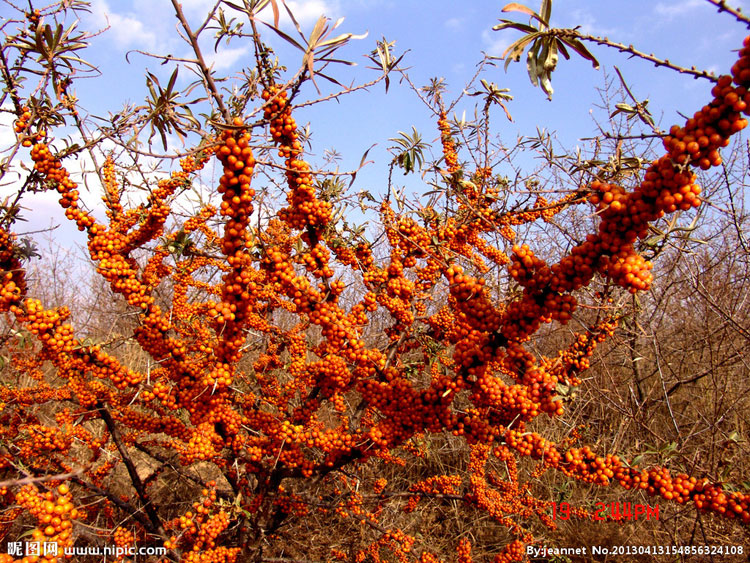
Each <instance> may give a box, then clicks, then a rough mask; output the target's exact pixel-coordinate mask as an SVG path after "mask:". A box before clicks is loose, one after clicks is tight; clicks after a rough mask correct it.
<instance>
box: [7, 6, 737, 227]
mask: <svg viewBox="0 0 750 563" xmlns="http://www.w3.org/2000/svg"><path fill="white" fill-rule="evenodd" d="M213 3H214V2H213V0H211V1H209V0H188V1H185V2H183V6H184V9H185V12H186V14H187V16H188V18H189V19H190V21H191V22H192V23H193V25H195V24H196V23H197V22H199V21H201V20H200V16H201V14H202V13H203V10H204V9H205V8H206V6H208V5H212V4H213ZM505 3H506V2H505V1H501V2H495V1H487V0H467V1H465V2H461V3H458V2H456V1H455V0H453V1H450V0H431V1H430V2H427V1H416V0H412V1H408V0H403V1H391V0H349V1H344V0H296V1H291V0H289V1H287V4H288V5H289V7H290V8H291V9H292V11H293V12H294V13H295V15H296V16H297V18H298V20H299V21H300V23H301V24H302V26H303V28H305V30H306V31H309V30H310V28H311V26H312V25H313V24H314V22H315V21H316V20H317V18H318V17H319V16H320V15H321V14H325V15H326V16H328V17H330V18H332V19H333V20H336V19H338V18H340V17H344V18H345V20H344V22H343V23H342V24H341V26H340V28H339V29H338V30H337V31H341V32H352V33H357V34H358V33H364V32H368V36H367V37H366V38H365V39H363V40H358V41H353V42H352V43H351V45H349V46H347V47H346V48H345V49H344V50H342V51H341V52H340V53H339V54H340V55H342V56H343V57H344V58H347V59H349V60H352V61H355V62H358V63H359V64H358V66H356V67H348V66H338V67H337V68H334V69H332V73H333V74H334V76H335V77H336V78H337V79H338V80H339V81H341V82H342V83H350V82H354V83H358V82H364V81H367V80H369V79H371V78H373V77H374V76H375V75H376V73H375V71H373V70H368V69H367V68H366V67H367V66H369V63H368V61H367V60H366V59H365V58H364V56H363V55H364V54H366V53H368V52H369V51H371V50H372V49H373V48H374V46H375V41H376V40H378V39H381V38H382V37H385V38H387V39H388V40H389V41H396V52H397V53H403V52H406V51H408V53H407V54H406V57H405V58H404V60H403V66H407V67H410V69H409V71H408V72H409V75H410V77H411V79H412V81H413V82H414V83H415V84H416V85H418V86H422V85H425V84H426V83H427V82H428V81H429V79H430V78H432V77H438V76H441V77H444V78H445V80H446V83H447V85H448V91H447V93H446V96H445V97H446V99H447V100H450V99H452V98H453V97H455V96H456V95H458V94H459V93H460V92H461V90H462V89H463V87H464V84H465V83H466V81H467V80H468V79H469V78H470V77H471V76H472V75H473V74H474V71H475V65H476V64H477V63H478V62H479V61H480V60H481V57H482V52H485V53H488V54H491V55H500V54H501V53H502V52H503V51H504V49H505V48H506V47H507V46H508V45H509V44H510V43H511V42H512V41H513V40H515V39H516V38H518V37H519V34H518V33H517V32H514V31H503V32H494V31H492V30H491V28H492V26H493V25H495V24H496V23H498V18H500V17H512V18H514V19H517V20H519V21H526V19H525V17H524V16H522V15H520V14H507V15H504V14H501V12H500V10H501V8H502V6H503V5H504V4H505ZM528 5H529V6H531V7H532V8H534V9H538V6H537V5H536V3H534V4H528ZM733 5H735V6H737V5H740V6H741V4H738V2H736V1H735V2H734V3H733ZM459 6H460V7H459ZM92 7H93V12H92V14H90V15H89V16H86V17H85V18H84V20H83V22H82V25H83V26H84V27H86V28H88V29H96V28H104V27H106V26H107V25H109V29H108V30H107V31H105V32H104V33H102V34H101V35H100V36H99V37H97V38H95V39H94V40H93V41H92V47H91V49H90V50H89V51H88V52H87V53H85V55H84V58H86V59H87V60H89V61H90V62H92V63H94V64H96V65H97V66H99V67H100V69H101V71H102V74H103V76H101V77H100V78H94V79H86V80H81V81H78V82H77V83H76V93H77V95H78V97H79V98H80V100H81V105H82V106H83V107H84V108H86V109H87V110H88V111H89V112H90V113H92V114H95V115H106V114H107V113H108V112H116V111H118V109H119V108H120V107H121V106H122V105H123V103H125V102H128V101H130V102H134V103H141V102H142V101H143V99H144V97H145V84H144V78H143V77H144V71H145V69H148V70H150V71H152V72H154V73H156V74H158V75H160V76H167V75H168V70H167V69H166V68H164V67H160V65H159V64H158V62H157V61H155V60H153V59H149V58H148V57H145V56H142V55H139V54H137V53H132V52H131V54H130V57H129V59H130V62H129V63H128V62H126V60H125V53H126V52H128V51H129V50H133V49H142V50H147V51H152V52H160V53H171V54H173V55H175V56H187V55H188V54H189V53H188V50H187V47H186V45H185V44H184V43H183V42H181V40H180V39H179V38H178V37H177V35H176V33H175V27H176V23H177V22H176V19H175V18H174V15H173V14H172V6H171V2H169V1H168V0H120V1H116V0H107V1H104V0H93V1H92ZM7 10H8V8H7V6H5V5H0V15H3V11H7ZM268 15H269V18H270V12H269V14H268ZM552 25H553V27H574V26H580V28H581V31H583V32H586V33H591V34H594V35H601V36H607V37H609V38H610V39H613V40H617V41H619V42H622V43H625V44H633V45H635V46H637V47H638V48H640V49H641V50H642V51H645V52H653V53H655V54H657V55H658V56H660V57H662V58H667V59H670V60H671V61H674V62H676V63H680V64H685V65H688V66H690V65H695V66H697V67H699V68H706V69H709V70H713V71H718V72H726V71H727V70H728V69H729V67H730V66H731V64H732V62H733V61H734V59H735V57H736V54H735V53H734V52H733V51H734V50H736V49H738V48H739V47H740V46H741V42H742V38H743V37H744V35H745V34H746V33H747V30H746V29H744V28H743V26H741V25H740V24H738V23H736V22H735V21H734V20H733V18H732V17H731V16H729V15H727V14H717V13H716V9H715V8H713V7H712V6H711V5H710V4H709V2H707V1H706V0H662V1H660V2H656V3H654V2H652V1H641V0H631V1H610V2H602V1H600V0H599V1H597V0H557V1H556V2H555V3H554V7H553V12H552ZM285 26H286V27H285V29H287V30H289V31H291V27H290V25H289V22H288V21H287V22H286V24H285ZM266 39H267V40H268V41H269V42H270V43H271V44H272V45H273V46H274V47H275V48H278V53H279V56H280V58H281V59H282V61H283V62H284V63H286V65H287V66H288V67H289V69H290V71H292V72H293V71H294V70H296V68H297V66H298V65H299V63H300V60H301V54H300V53H299V52H296V51H294V50H293V49H291V48H289V46H288V45H287V44H286V43H284V42H283V41H281V40H279V39H278V37H274V36H273V34H272V33H271V32H270V31H267V33H266ZM207 46H208V42H207ZM589 46H590V48H591V50H592V52H593V53H594V54H595V56H596V57H597V58H598V59H599V61H600V62H601V63H602V69H600V70H598V71H597V70H594V69H593V68H592V67H591V65H590V64H589V63H588V62H586V61H583V60H581V59H575V58H574V59H573V60H571V61H565V60H561V62H560V65H559V68H558V70H557V71H556V72H555V74H554V75H553V86H554V87H555V94H554V97H553V99H552V101H547V99H546V97H545V96H544V94H543V93H542V92H541V90H539V89H538V88H534V87H533V86H532V85H531V83H530V82H529V79H528V76H527V74H526V69H525V62H522V63H521V64H511V66H510V67H509V69H508V72H507V73H506V72H504V71H503V68H502V63H500V64H498V66H497V67H496V68H491V69H489V70H488V71H486V72H485V73H484V75H483V76H484V77H485V78H486V79H487V80H488V81H491V82H495V83H496V84H497V85H498V86H500V87H501V88H510V89H511V94H512V95H513V96H514V100H513V101H512V102H510V103H509V104H508V109H509V110H510V112H511V114H512V115H513V117H514V120H515V121H514V122H513V123H509V122H508V121H507V120H506V119H505V118H504V116H503V114H502V111H500V110H496V111H494V113H493V114H492V116H493V125H494V131H495V133H497V134H500V135H501V136H502V137H503V139H504V140H505V142H506V143H509V144H511V143H512V142H513V141H514V140H515V139H516V138H517V137H518V136H519V135H533V134H534V133H535V131H536V128H537V127H543V128H546V129H547V130H550V131H554V132H556V133H557V134H558V136H559V137H560V139H561V142H563V143H564V144H565V145H566V146H568V147H575V145H576V144H577V143H579V142H580V141H579V139H581V138H583V137H588V136H590V135H592V134H593V133H594V131H595V125H594V122H593V120H592V115H594V116H598V117H599V118H602V117H606V116H603V115H602V114H601V112H599V113H597V112H598V110H597V109H596V108H595V104H597V103H599V95H598V94H597V92H596V88H597V87H601V86H602V85H603V81H604V74H605V72H609V73H612V72H613V65H617V66H618V67H619V68H620V70H621V71H622V72H623V75H624V76H625V78H626V80H627V81H628V83H629V84H630V86H631V88H632V90H633V92H634V93H635V95H636V96H637V97H638V98H639V99H645V98H648V99H649V100H650V102H649V108H650V109H651V111H652V113H653V115H654V117H655V118H656V119H657V121H659V122H660V123H661V125H662V126H663V127H664V128H668V127H669V125H671V124H672V123H675V122H678V121H679V120H680V119H681V118H679V116H678V112H682V113H687V114H692V113H693V112H694V111H695V110H696V109H698V108H700V107H701V106H702V105H703V104H704V103H706V102H707V101H708V100H709V90H710V84H709V83H708V82H706V81H700V80H694V79H692V78H691V77H688V76H682V75H679V74H677V73H674V72H672V71H668V70H664V69H655V68H654V67H653V66H652V65H650V64H648V63H646V62H644V61H639V60H630V59H628V58H627V57H626V56H624V55H622V54H620V53H617V52H616V51H614V50H611V49H606V48H603V47H597V46H595V45H589ZM207 51H208V52H209V53H210V54H209V61H210V62H211V63H212V64H214V68H215V69H216V70H217V71H218V72H219V73H223V74H226V75H230V76H231V75H232V74H233V73H236V72H237V71H238V70H239V69H240V68H241V66H242V64H243V63H244V62H247V63H248V64H249V63H251V56H252V51H251V49H250V46H249V45H247V44H245V45H243V44H240V43H232V44H231V45H230V46H229V47H225V46H222V48H221V50H220V52H219V53H215V54H214V53H213V52H212V49H211V48H210V47H207ZM182 79H183V80H184V81H185V82H184V83H187V80H188V73H185V72H183V73H182ZM319 84H320V86H321V88H322V89H323V90H324V93H327V92H331V91H333V89H332V88H331V87H330V86H329V85H328V84H327V83H325V81H321V82H319ZM316 95H317V93H316V92H315V90H314V88H313V87H312V86H311V85H308V87H306V89H304V90H303V92H302V96H301V98H300V101H301V100H302V99H305V98H307V99H313V98H315V97H316ZM475 101H476V99H475V98H464V101H463V102H462V103H461V104H459V105H458V106H457V107H456V113H457V114H458V115H459V116H460V115H461V113H462V112H463V111H464V110H465V111H466V113H467V115H469V116H470V115H471V113H472V112H473V109H472V108H473V104H474V102H475ZM617 101H619V100H617ZM296 117H297V121H298V123H305V122H308V121H309V122H310V123H311V128H312V131H313V155H312V156H311V159H312V160H313V162H315V161H316V159H317V160H318V162H320V161H322V158H321V157H322V154H323V151H324V150H325V149H329V148H335V149H336V150H337V151H338V152H339V153H341V155H342V160H341V161H340V163H339V166H340V168H341V170H350V169H353V168H355V167H356V166H357V164H358V163H359V161H360V158H361V156H362V154H363V153H364V151H365V150H366V149H367V148H369V147H370V146H371V145H376V147H375V148H374V149H373V150H372V151H371V153H370V154H369V159H370V160H374V161H375V164H372V165H368V167H367V168H366V169H365V170H363V171H362V172H361V173H360V175H359V176H358V180H357V183H356V184H355V186H354V189H355V190H362V189H368V190H370V191H372V192H373V193H383V191H384V189H385V185H386V181H387V162H388V161H389V160H390V158H391V157H390V155H389V154H388V152H387V150H386V149H387V147H388V146H390V145H391V144H392V143H390V142H389V140H388V139H389V138H391V137H395V136H396V135H397V132H398V131H410V130H411V128H412V126H414V127H416V128H417V130H419V131H420V132H421V133H422V135H423V138H424V139H425V140H427V141H434V140H436V139H437V136H438V134H437V130H436V127H435V122H434V118H433V116H432V115H431V114H430V112H429V110H428V109H427V108H426V107H425V106H424V105H423V104H422V102H420V101H419V99H418V98H417V96H416V95H415V94H414V93H413V92H412V91H411V90H410V89H409V87H408V86H407V85H406V84H399V81H398V77H396V76H394V77H393V82H392V84H391V89H390V91H389V93H388V94H387V95H385V93H384V89H383V86H382V85H378V86H376V87H375V88H373V89H372V90H371V91H369V92H358V93H355V94H352V95H351V96H347V97H344V98H342V99H341V100H340V102H328V103H326V104H319V105H316V106H312V107H310V108H306V109H304V110H300V111H299V112H298V113H297V115H296ZM3 125H5V123H4V124H3ZM8 134H9V131H8V130H7V128H6V129H4V130H3V131H0V139H8V136H7V135H8ZM5 146H7V145H6V144H5V143H4V144H3V147H2V148H4V147H5ZM436 146H437V145H436ZM0 150H1V149H0ZM72 168H73V169H74V168H75V166H73V167H72ZM498 172H501V171H498ZM397 181H401V178H397ZM412 182H413V181H412ZM410 189H412V190H414V191H417V190H419V189H421V188H420V187H419V186H418V185H412V184H410ZM424 189H425V190H427V189H429V188H427V187H425V188H424ZM10 190H12V185H6V186H2V187H0V197H2V196H3V195H4V194H6V193H8V192H9V191H10ZM45 197H47V199H48V200H49V201H43V202H42V203H41V204H39V205H37V206H36V207H35V215H34V218H33V221H32V222H31V227H32V228H36V227H39V226H46V225H49V223H50V220H53V221H54V222H55V223H60V222H64V219H60V217H62V215H61V214H59V212H57V211H56V210H55V209H54V198H53V197H52V194H48V195H47V194H45ZM99 197H100V194H98V193H91V194H87V193H86V192H85V191H84V192H83V193H82V198H83V199H84V201H89V200H90V201H91V205H92V206H95V205H96V203H97V201H98V198H99ZM50 198H51V199H50ZM55 217H57V218H55ZM74 233H77V232H76V231H74V230H71V229H69V228H62V229H60V230H59V235H58V236H57V237H56V238H58V239H59V240H61V241H68V240H72V238H73V237H74ZM77 240H79V241H81V242H83V241H82V240H81V239H80V237H78V238H77Z"/></svg>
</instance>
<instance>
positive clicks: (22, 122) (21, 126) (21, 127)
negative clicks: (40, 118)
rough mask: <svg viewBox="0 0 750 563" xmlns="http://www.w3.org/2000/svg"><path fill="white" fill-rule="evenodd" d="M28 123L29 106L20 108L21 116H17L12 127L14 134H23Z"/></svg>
mask: <svg viewBox="0 0 750 563" xmlns="http://www.w3.org/2000/svg"><path fill="white" fill-rule="evenodd" d="M30 121H31V109H30V108H29V106H22V107H21V114H20V115H19V116H18V119H16V122H15V124H14V126H13V130H14V131H15V132H16V133H23V132H24V131H26V129H27V128H28V126H29V122H30Z"/></svg>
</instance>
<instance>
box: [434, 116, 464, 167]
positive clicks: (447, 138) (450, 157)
mask: <svg viewBox="0 0 750 563" xmlns="http://www.w3.org/2000/svg"><path fill="white" fill-rule="evenodd" d="M438 129H439V130H440V142H441V143H442V144H443V156H444V157H445V164H446V166H447V167H448V173H449V174H453V173H455V172H458V171H459V170H461V166H460V165H459V163H458V155H457V154H456V142H455V141H454V140H453V137H452V136H451V126H450V123H449V122H448V117H447V116H446V114H445V111H441V112H440V114H439V115H438Z"/></svg>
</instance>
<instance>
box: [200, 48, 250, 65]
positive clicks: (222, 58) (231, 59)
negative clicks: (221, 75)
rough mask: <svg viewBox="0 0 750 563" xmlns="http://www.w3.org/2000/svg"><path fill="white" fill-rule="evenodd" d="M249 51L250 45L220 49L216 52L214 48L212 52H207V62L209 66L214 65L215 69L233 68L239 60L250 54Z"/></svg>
mask: <svg viewBox="0 0 750 563" xmlns="http://www.w3.org/2000/svg"><path fill="white" fill-rule="evenodd" d="M249 53H250V47H237V48H225V49H219V51H218V52H216V53H215V52H214V51H213V49H212V50H211V51H210V52H207V53H205V54H204V56H205V58H206V64H208V66H209V67H210V66H212V65H213V70H215V71H222V70H227V69H230V68H232V67H233V66H234V64H235V63H236V62H237V61H239V60H240V59H242V58H243V57H247V56H249ZM243 66H247V65H243Z"/></svg>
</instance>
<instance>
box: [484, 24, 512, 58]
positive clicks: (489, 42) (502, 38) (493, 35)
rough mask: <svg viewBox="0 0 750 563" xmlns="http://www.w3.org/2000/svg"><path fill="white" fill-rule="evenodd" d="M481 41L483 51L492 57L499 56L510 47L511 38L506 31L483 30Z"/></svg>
mask: <svg viewBox="0 0 750 563" xmlns="http://www.w3.org/2000/svg"><path fill="white" fill-rule="evenodd" d="M482 43H483V44H484V45H485V47H484V51H485V53H487V54H488V55H491V56H493V57H499V56H501V55H502V54H503V53H504V52H505V50H506V49H507V48H508V47H510V45H511V44H512V43H513V40H512V39H511V37H510V36H509V35H508V34H506V33H498V32H497V31H489V30H484V31H483V32H482Z"/></svg>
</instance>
